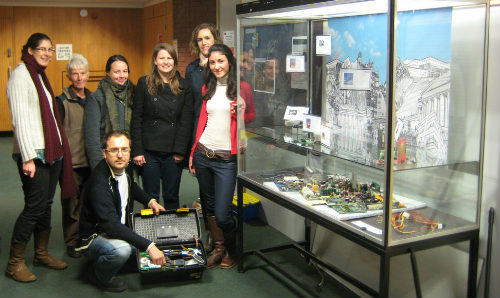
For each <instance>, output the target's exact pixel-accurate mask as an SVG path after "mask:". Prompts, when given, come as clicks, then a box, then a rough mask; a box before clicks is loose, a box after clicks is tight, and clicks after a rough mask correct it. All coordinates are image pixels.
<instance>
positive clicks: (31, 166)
mask: <svg viewBox="0 0 500 298" xmlns="http://www.w3.org/2000/svg"><path fill="white" fill-rule="evenodd" d="M35 172H36V166H35V162H34V161H33V159H32V160H28V161H26V162H23V174H24V175H26V176H29V177H30V178H33V177H35Z"/></svg>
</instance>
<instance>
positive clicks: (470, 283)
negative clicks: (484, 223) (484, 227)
mask: <svg viewBox="0 0 500 298" xmlns="http://www.w3.org/2000/svg"><path fill="white" fill-rule="evenodd" d="M478 257H479V231H477V232H476V234H475V235H474V237H473V238H472V239H471V240H470V246H469V277H468V279H467V297H469V298H474V297H477V287H476V281H477V264H478Z"/></svg>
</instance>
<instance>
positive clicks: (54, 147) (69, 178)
mask: <svg viewBox="0 0 500 298" xmlns="http://www.w3.org/2000/svg"><path fill="white" fill-rule="evenodd" d="M21 60H23V61H24V64H25V65H26V68H27V69H28V72H29V74H30V76H31V79H32V80H33V83H34V84H35V87H36V91H37V93H38V101H39V103H40V113H41V116H42V127H43V137H44V141H45V161H46V162H47V163H48V164H49V165H53V164H54V162H55V161H56V160H57V159H59V158H60V157H61V156H62V157H63V170H62V175H61V176H60V177H59V180H60V181H59V183H60V185H61V198H62V199H68V198H71V197H74V196H76V188H75V179H74V177H73V164H72V163H71V152H70V150H69V144H68V138H67V137H66V134H65V133H64V129H63V128H62V124H61V116H60V114H59V110H58V107H57V103H56V100H55V98H56V97H55V96H54V91H53V90H52V87H51V86H50V82H49V79H48V78H47V75H46V74H45V67H44V66H40V64H38V63H37V62H36V60H35V58H34V57H33V56H32V55H30V54H23V55H22V57H21ZM38 75H40V76H41V77H42V80H43V85H45V88H47V90H48V91H49V93H50V96H51V97H52V98H51V100H52V110H51V108H50V104H49V99H48V98H47V94H46V93H45V90H44V89H43V85H42V82H41V81H40V77H39V76H38ZM54 118H55V121H54ZM58 130H59V134H58V133H57V132H58ZM59 135H60V139H59ZM61 142H62V145H61Z"/></svg>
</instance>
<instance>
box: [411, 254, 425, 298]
mask: <svg viewBox="0 0 500 298" xmlns="http://www.w3.org/2000/svg"><path fill="white" fill-rule="evenodd" d="M410 259H411V270H412V271H413V282H414V283H415V292H416V294H417V298H422V289H421V288H420V278H419V275H418V267H417V257H416V256H415V251H413V249H411V248H410Z"/></svg>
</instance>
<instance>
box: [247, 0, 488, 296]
mask: <svg viewBox="0 0 500 298" xmlns="http://www.w3.org/2000/svg"><path fill="white" fill-rule="evenodd" d="M323 2H331V1H302V0H297V1H281V0H274V1H273V0H270V1H255V2H251V3H246V4H241V5H237V13H238V14H247V13H253V12H257V11H266V10H268V9H279V8H283V5H289V6H300V5H304V4H310V3H323ZM346 2H355V1H346ZM388 5H389V7H388V47H389V51H388V61H387V63H388V69H389V71H388V73H387V82H388V83H387V98H389V99H390V100H388V101H387V107H386V109H387V110H386V115H387V116H386V123H385V125H386V129H385V140H386V141H387V143H386V147H385V148H394V138H393V136H394V127H393V123H394V117H395V110H394V109H395V106H394V100H392V99H393V98H394V96H395V71H396V67H395V63H396V58H397V57H395V53H396V49H395V46H396V42H395V39H396V32H395V22H396V12H397V7H396V5H397V1H396V0H389V1H388ZM486 6H487V18H488V13H489V4H488V3H486ZM239 26H240V20H239V18H238V29H239ZM487 30H488V29H487V25H486V34H487ZM238 46H239V40H238ZM486 48H487V47H486ZM485 60H487V55H486V49H485ZM484 62H485V61H483V63H484ZM483 81H484V82H485V81H486V78H483ZM484 87H485V85H483V99H482V101H483V102H485V99H484V96H485V94H484ZM308 90H309V89H308ZM482 109H483V112H482V119H483V123H482V125H481V134H482V137H481V152H480V162H479V182H481V181H482V173H481V169H482V155H483V149H482V148H483V143H484V114H485V112H484V106H483V108H482ZM385 152H386V155H385V167H384V169H385V171H384V176H385V179H384V183H385V185H384V192H385V193H384V195H385V196H386V197H390V195H391V194H392V188H393V176H392V170H391V168H392V166H393V160H394V156H393V151H392V150H386V151H385ZM245 189H246V190H251V191H254V192H255V193H257V194H259V195H261V196H263V197H265V198H267V199H269V200H271V201H272V202H275V203H277V204H279V205H280V206H282V207H284V208H286V209H288V210H291V211H292V212H294V213H296V214H298V215H300V216H303V217H304V218H305V219H306V220H310V221H312V222H314V223H316V224H318V225H320V226H322V227H325V228H326V229H328V230H330V231H333V232H334V233H336V234H338V235H340V236H342V237H344V238H345V239H347V240H349V241H352V242H354V243H356V244H359V245H361V246H362V247H363V248H365V249H367V250H369V251H371V252H373V253H375V254H377V255H378V256H380V263H379V274H380V277H379V283H378V289H376V290H375V289H373V288H371V287H370V286H368V285H367V284H365V283H363V282H362V281H360V280H358V279H357V278H355V277H354V276H352V275H350V274H348V273H346V272H344V271H343V270H341V269H340V268H337V267H336V266H333V265H331V264H327V263H325V262H323V261H322V260H320V259H318V258H316V257H315V256H314V255H313V254H312V253H311V252H310V233H309V232H310V230H309V227H308V226H307V225H306V233H305V235H306V241H305V243H304V245H303V246H302V245H297V244H292V245H283V246H278V247H268V248H262V249H253V250H244V248H243V225H242V222H243V221H242V216H243V192H244V190H245ZM480 192H481V190H480V188H479V193H480ZM237 195H238V246H237V249H238V259H239V262H238V270H239V271H240V272H244V270H245V269H244V262H243V261H244V258H245V257H246V256H248V255H257V256H259V257H260V258H262V259H264V260H265V261H266V262H268V263H269V264H271V265H272V266H273V267H275V268H276V269H278V270H279V271H280V272H281V273H282V274H284V275H285V276H287V277H288V278H290V279H291V280H292V281H294V282H295V283H297V284H299V285H301V282H300V281H299V280H296V279H295V278H294V277H293V276H290V275H289V274H287V273H286V271H284V270H280V268H279V266H278V265H277V264H275V263H273V262H272V261H271V260H270V259H268V258H267V257H265V255H264V253H265V252H269V251H275V250H279V249H286V248H295V249H297V250H299V251H301V252H302V253H304V254H305V255H307V256H308V258H310V259H312V260H314V261H315V262H317V263H318V264H320V265H321V266H323V267H325V268H327V269H328V270H330V271H332V272H333V273H335V274H337V275H338V276H340V277H341V278H342V279H344V280H346V281H348V282H349V283H351V284H352V285H354V286H356V287H357V288H359V289H361V290H362V291H364V292H366V293H368V294H369V295H371V296H374V297H388V296H389V275H390V260H391V258H392V257H394V256H398V255H404V254H409V256H410V260H411V264H412V273H413V278H414V285H415V291H416V294H417V297H421V295H422V292H421V288H420V281H419V276H418V268H417V262H416V256H415V252H417V251H421V250H426V249H430V248H435V247H439V246H443V245H450V244H454V243H459V242H464V241H468V242H469V261H468V262H469V263H468V281H467V296H468V297H476V290H477V289H476V280H477V274H478V270H477V266H478V257H479V256H478V250H479V226H478V225H477V224H476V225H475V226H474V227H468V228H466V229H462V230H457V231H454V232H452V233H443V234H440V235H437V236H435V237H428V238H427V237H423V238H420V239H418V240H416V241H409V242H404V241H403V242H401V243H396V244H390V243H391V239H390V234H391V233H389V232H385V233H383V241H382V243H378V242H376V241H372V240H370V239H368V238H367V237H364V236H363V235H361V234H360V233H356V232H354V231H352V230H351V229H347V228H346V227H345V225H342V224H339V223H338V222H336V221H335V220H328V219H326V218H324V217H322V216H318V215H317V214H316V213H314V212H311V210H308V209H307V208H304V207H303V206H301V205H299V204H297V203H295V202H293V201H292V200H289V199H287V198H286V197H284V196H281V195H278V194H276V193H275V192H273V191H270V190H269V189H267V188H266V187H263V185H261V184H259V183H256V182H255V181H253V180H252V179H249V178H248V177H245V175H238V177H237ZM479 197H480V196H479ZM384 214H386V215H387V214H392V207H391V204H384ZM478 214H479V210H477V215H476V223H477V221H478V216H479V215H478ZM383 224H384V231H389V230H390V229H391V221H390V220H388V217H385V220H384V222H383ZM301 286H302V287H304V288H305V289H308V290H309V291H311V293H313V294H315V295H317V294H318V292H317V291H316V290H317V289H315V288H311V287H310V285H306V284H302V285H301Z"/></svg>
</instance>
